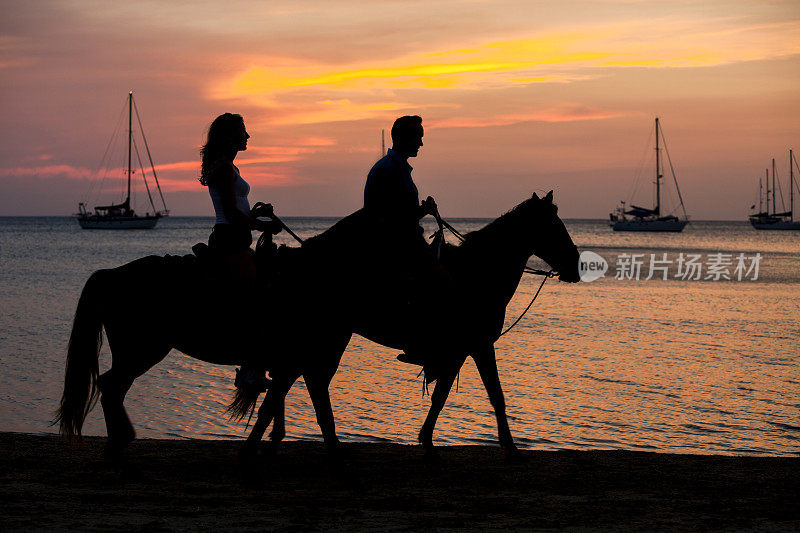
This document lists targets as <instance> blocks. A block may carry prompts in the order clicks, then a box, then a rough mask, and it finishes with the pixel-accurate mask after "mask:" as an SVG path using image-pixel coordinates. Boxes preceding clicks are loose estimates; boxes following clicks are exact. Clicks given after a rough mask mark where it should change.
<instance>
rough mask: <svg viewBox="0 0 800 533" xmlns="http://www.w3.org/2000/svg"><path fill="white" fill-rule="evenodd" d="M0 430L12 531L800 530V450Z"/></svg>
mask: <svg viewBox="0 0 800 533" xmlns="http://www.w3.org/2000/svg"><path fill="white" fill-rule="evenodd" d="M104 443H105V439H104V438H100V437H94V438H87V439H85V440H84V441H83V443H82V444H80V445H78V446H74V447H70V446H69V445H68V444H67V443H66V442H65V441H63V440H61V439H60V438H58V437H55V436H34V435H26V434H19V433H0V510H1V512H0V530H3V531H7V530H31V529H39V530H42V529H44V530H64V529H68V530H75V529H80V530H106V529H112V528H113V529H124V530H147V531H163V530H168V531H172V530H239V531H241V530H293V531H296V530H300V531H305V530H315V529H337V530H349V529H378V530H427V529H476V530H501V529H503V530H504V529H523V530H532V529H562V528H569V529H599V530H609V529H632V530H697V529H703V530H707V529H712V530H718V529H719V530H721V529H725V530H731V529H761V530H763V529H767V530H795V531H797V530H800V505H798V504H797V502H798V494H800V458H778V457H766V458H764V457H728V456H701V455H674V454H656V453H643V452H626V451H589V452H585V451H556V452H553V451H523V452H522V454H521V455H522V459H521V460H520V461H513V462H512V461H508V460H506V458H505V457H504V455H503V453H502V452H501V451H500V449H498V448H494V447H487V446H447V447H441V448H439V451H440V459H439V460H438V461H434V462H431V461H427V460H425V458H424V454H423V453H422V449H421V448H420V447H417V446H403V445H397V444H345V445H343V449H342V454H341V457H340V458H339V460H337V461H332V460H330V459H329V457H328V456H327V454H326V453H325V449H324V447H323V445H322V444H320V443H316V442H286V443H284V446H283V447H282V448H281V450H280V452H279V453H278V454H277V455H276V456H273V455H270V454H268V453H265V454H263V455H261V456H260V457H259V458H258V461H257V463H256V465H254V466H249V467H247V468H244V469H243V468H241V467H240V463H239V461H238V459H237V451H238V449H239V447H240V445H241V441H202V440H193V441H184V440H139V441H136V442H134V443H133V444H132V445H131V446H130V448H129V450H128V453H127V455H126V459H125V460H124V462H122V463H120V464H111V463H108V462H106V461H104V459H103V457H102V454H101V449H102V446H103V444H104Z"/></svg>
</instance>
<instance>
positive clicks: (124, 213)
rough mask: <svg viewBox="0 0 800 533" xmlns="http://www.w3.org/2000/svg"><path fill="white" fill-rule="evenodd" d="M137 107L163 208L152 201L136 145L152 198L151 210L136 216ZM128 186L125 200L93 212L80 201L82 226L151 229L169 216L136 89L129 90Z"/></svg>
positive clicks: (148, 196)
mask: <svg viewBox="0 0 800 533" xmlns="http://www.w3.org/2000/svg"><path fill="white" fill-rule="evenodd" d="M134 109H136V120H137V121H138V123H139V131H140V132H141V135H142V140H143V141H144V147H145V149H146V151H147V157H148V159H149V161H150V171H151V172H152V174H153V178H154V180H155V184H156V188H157V189H158V194H159V196H160V197H161V204H162V205H163V207H164V208H163V209H162V210H158V209H156V206H155V203H154V202H153V196H152V194H151V192H150V186H149V185H148V183H147V176H146V174H145V172H144V168H143V166H142V164H141V163H142V161H141V156H140V154H139V149H138V147H136V148H135V151H136V157H137V159H138V160H139V168H140V170H141V172H140V174H141V176H142V179H143V180H144V185H145V189H146V190H147V198H148V200H149V201H150V207H151V208H152V212H147V213H145V214H144V215H137V214H136V213H135V212H134V210H133V208H132V207H131V174H132V173H133V172H134V170H133V168H132V167H131V156H132V146H135V141H134V138H133V111H134ZM127 175H128V187H127V195H126V196H125V201H123V202H121V203H119V204H113V203H112V204H110V205H98V206H95V208H94V213H92V212H90V211H87V210H86V204H85V203H84V202H80V203H78V214H77V218H78V224H80V226H81V227H82V228H83V229H152V228H154V227H155V225H156V224H157V223H158V221H159V220H160V219H161V218H162V217H165V216H167V215H169V210H168V209H167V204H166V202H165V201H164V195H163V194H162V192H161V185H159V183H158V176H156V170H155V165H153V158H152V157H151V156H150V148H149V147H148V145H147V139H146V138H145V136H144V130H143V129H142V121H141V119H140V118H139V110H138V109H137V108H136V104H135V103H134V101H133V91H131V92H130V93H128V171H127Z"/></svg>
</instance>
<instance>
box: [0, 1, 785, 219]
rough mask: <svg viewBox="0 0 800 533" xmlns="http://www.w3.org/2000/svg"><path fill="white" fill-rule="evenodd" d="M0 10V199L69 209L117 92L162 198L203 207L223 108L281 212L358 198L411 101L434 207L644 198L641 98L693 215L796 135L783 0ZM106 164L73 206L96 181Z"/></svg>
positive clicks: (715, 208)
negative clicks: (539, 197) (139, 125)
mask: <svg viewBox="0 0 800 533" xmlns="http://www.w3.org/2000/svg"><path fill="white" fill-rule="evenodd" d="M2 12H3V16H2V20H0V72H1V73H0V122H1V123H2V125H3V126H2V127H3V134H2V135H3V142H2V143H0V215H68V214H70V213H73V212H75V211H76V210H77V203H78V201H79V200H81V199H83V198H85V197H86V195H87V192H88V191H89V190H90V187H91V178H92V176H94V175H95V174H96V173H97V171H98V165H99V164H100V161H101V158H102V156H103V152H104V150H105V147H106V145H107V144H108V142H109V138H110V137H111V135H112V133H113V131H114V127H115V125H116V124H117V121H118V118H119V116H120V112H121V110H122V108H123V105H124V102H125V98H126V97H127V93H128V91H129V90H133V91H134V94H135V97H136V99H137V103H138V106H139V109H140V111H141V116H142V121H143V123H144V128H145V132H146V133H147V137H148V142H149V145H150V148H151V151H152V153H153V157H154V159H155V161H156V163H157V165H158V169H159V170H160V172H159V177H160V179H161V183H162V187H163V188H164V190H165V194H166V196H167V203H168V204H169V207H170V208H171V210H172V213H173V214H174V215H210V214H211V213H212V208H211V204H210V201H209V199H208V195H207V192H206V190H205V188H204V187H202V186H200V185H199V183H198V182H197V175H198V171H199V156H198V148H199V146H200V144H201V143H202V142H203V139H204V133H205V131H206V129H207V127H208V124H209V123H210V122H211V120H212V119H213V118H214V117H215V116H216V115H218V114H220V113H223V112H226V111H230V112H235V113H240V114H242V115H243V116H244V117H245V121H246V124H247V127H248V130H249V131H250V134H251V136H252V138H251V140H250V147H249V149H248V150H247V152H245V153H242V154H240V156H239V158H238V159H237V163H238V164H239V166H240V168H241V171H242V175H243V177H244V178H245V179H246V180H248V181H249V182H250V183H251V185H252V188H253V190H252V193H251V201H256V200H263V201H269V202H272V203H273V204H274V205H275V207H276V210H277V212H278V213H279V214H284V215H344V214H347V213H349V212H351V211H353V210H355V209H357V208H359V207H360V206H361V202H362V194H363V183H364V180H365V177H366V174H367V172H368V170H369V168H370V166H371V165H372V164H373V163H374V162H375V160H376V159H377V158H378V157H379V155H380V137H381V129H382V128H383V129H386V130H387V142H388V130H389V128H390V127H391V124H392V121H393V119H394V118H395V117H397V116H400V115H404V114H418V115H421V116H422V117H423V125H424V126H425V138H424V142H425V146H424V147H423V148H422V150H421V151H420V156H419V157H418V158H416V159H412V160H411V161H410V162H411V164H412V165H413V166H414V178H415V180H416V182H417V185H418V187H419V189H420V193H421V194H422V195H428V194H431V195H433V196H435V197H436V199H437V202H438V204H439V206H440V210H441V212H442V214H443V215H444V216H446V217H447V216H450V217H456V216H494V215H497V214H499V213H500V212H502V211H504V210H506V209H508V208H509V207H512V206H513V205H515V204H516V203H518V202H520V201H521V200H523V199H524V198H525V197H527V196H529V195H530V194H531V193H532V192H534V191H538V192H547V191H548V190H550V189H555V199H556V202H557V203H558V204H559V206H560V209H561V211H560V212H561V214H562V216H564V217H567V218H604V217H606V216H607V214H608V212H609V211H611V210H612V209H613V208H614V207H615V206H616V204H617V203H618V202H619V201H620V200H623V199H624V200H629V199H631V198H630V194H631V192H632V190H633V186H634V182H635V180H636V178H637V176H639V177H640V181H641V183H640V186H639V189H638V195H637V196H636V197H634V202H637V201H638V203H644V204H645V205H647V204H648V203H649V202H650V198H651V196H652V195H651V194H650V185H649V182H650V181H651V178H652V174H653V172H654V170H653V164H654V163H653V151H652V150H651V149H650V146H649V145H648V139H650V142H652V139H651V138H650V135H651V132H652V127H653V119H654V117H656V116H659V117H661V120H662V126H663V129H664V133H665V135H666V139H667V143H668V147H669V150H670V154H671V156H672V162H673V164H674V165H675V170H676V173H677V174H678V180H679V182H680V185H681V190H682V193H683V195H684V199H685V201H686V207H687V211H688V212H689V215H690V216H691V217H692V218H694V219H697V220H704V219H733V220H743V219H744V218H745V217H746V215H747V214H748V212H749V211H748V207H749V206H750V205H751V204H752V203H754V202H755V201H756V200H757V198H756V193H757V190H758V181H757V180H758V178H759V177H760V176H763V174H764V169H765V168H766V167H767V166H769V164H770V160H771V158H772V157H775V158H777V162H778V175H779V177H780V178H781V179H782V180H783V193H784V194H785V195H788V191H787V188H786V187H787V185H786V182H787V181H788V149H789V148H794V149H795V150H796V151H800V120H798V119H800V2H798V1H796V0H795V1H779V0H775V1H747V2H745V1H703V2H697V1H686V2H684V1H676V0H673V1H670V2H658V3H655V2H647V1H636V0H617V1H611V0H609V1H584V2H581V1H565V2H549V1H547V2H545V1H542V2H539V1H514V2H502V1H477V0H476V1H440V2H423V1H391V2H374V1H369V2H367V1H363V0H353V1H301V2H297V1H295V2H288V1H287V2H283V1H270V2H256V1H239V0H233V1H232V0H228V1H226V2H219V1H216V2H205V1H194V0H193V1H191V2H190V1H172V2H164V1H131V2H107V1H101V0H94V1H91V0H83V1H79V0H60V1H57V2H49V1H35V2H24V1H8V0H2ZM121 164H122V160H121V159H120V160H119V163H118V164H117V165H121ZM121 178H122V174H121V173H120V172H119V171H117V172H115V173H113V175H110V176H109V177H108V178H106V181H105V182H104V185H103V188H104V191H105V195H104V196H103V197H101V198H88V200H89V202H90V204H91V205H94V203H95V202H107V201H111V200H118V199H119V191H121V187H118V186H117V184H116V183H115V182H118V183H120V184H121V182H122V181H121ZM95 188H97V187H95ZM787 198H788V197H787ZM787 201H788V200H787ZM141 207H143V206H141V205H140V208H141Z"/></svg>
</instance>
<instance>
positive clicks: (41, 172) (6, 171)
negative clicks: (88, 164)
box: [0, 165, 99, 179]
mask: <svg viewBox="0 0 800 533" xmlns="http://www.w3.org/2000/svg"><path fill="white" fill-rule="evenodd" d="M98 174H99V173H98V172H96V171H93V170H89V169H88V168H85V167H73V166H71V165H47V166H43V167H14V168H0V177H14V176H42V177H44V176H48V177H49V176H63V177H66V178H70V179H86V178H94V177H97V176H98Z"/></svg>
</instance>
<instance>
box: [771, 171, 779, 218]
mask: <svg viewBox="0 0 800 533" xmlns="http://www.w3.org/2000/svg"><path fill="white" fill-rule="evenodd" d="M777 212H778V210H777V209H775V158H774V157H773V158H772V213H773V214H775V213H777Z"/></svg>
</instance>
